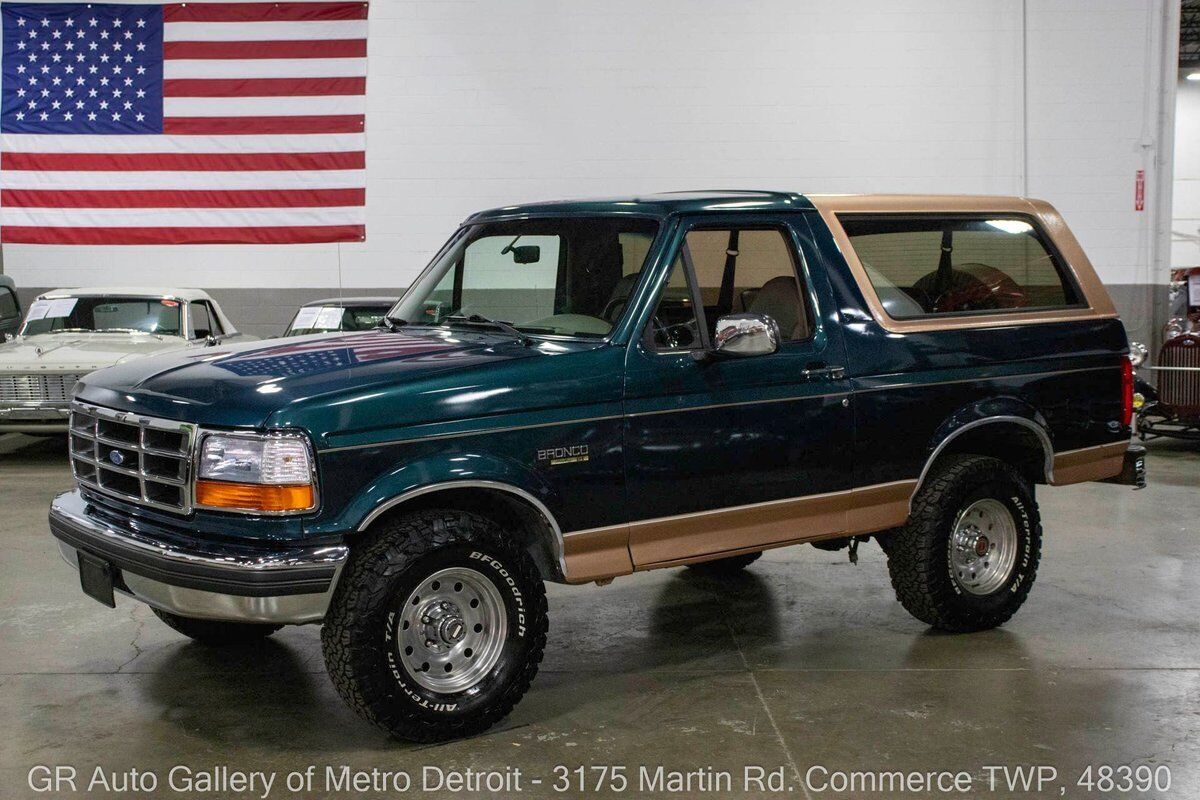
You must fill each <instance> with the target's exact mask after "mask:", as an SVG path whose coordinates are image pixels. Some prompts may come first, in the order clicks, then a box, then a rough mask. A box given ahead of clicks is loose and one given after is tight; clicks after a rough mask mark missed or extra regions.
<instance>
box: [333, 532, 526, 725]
mask: <svg viewBox="0 0 1200 800" xmlns="http://www.w3.org/2000/svg"><path fill="white" fill-rule="evenodd" d="M546 629H547V619H546V595H545V590H544V587H543V586H542V581H541V577H540V575H539V573H538V571H537V567H536V566H535V565H534V563H533V560H532V559H531V558H530V557H529V555H528V554H527V553H526V552H525V551H524V550H522V549H520V548H518V547H516V546H514V545H513V544H512V537H511V536H508V535H505V533H504V531H503V530H502V529H501V528H500V527H499V526H497V525H496V524H495V523H493V522H492V521H491V520H488V519H486V518H484V517H481V516H478V515H476V514H471V513H466V512H459V511H421V512H417V513H414V514H411V515H409V516H404V517H397V518H393V519H391V520H388V521H386V522H384V523H383V524H382V525H381V526H380V527H379V528H378V529H377V530H375V531H373V533H372V539H371V540H370V541H369V542H366V543H364V545H363V546H362V547H361V548H359V549H356V550H355V551H353V552H352V553H351V556H350V560H349V561H348V562H347V564H346V566H345V568H344V571H343V575H342V577H341V579H340V581H339V582H338V587H337V590H336V591H335V593H334V597H333V601H332V603H331V604H330V608H329V612H328V614H327V616H326V619H325V625H324V627H323V628H322V630H321V643H322V647H323V650H324V654H325V664H326V667H327V669H328V670H329V675H330V678H331V679H332V680H333V684H334V686H335V687H336V688H337V690H338V693H339V694H340V695H341V696H342V698H343V699H344V700H346V702H347V703H349V704H350V706H351V707H352V708H353V709H354V710H355V711H357V712H358V713H359V714H360V715H361V716H363V717H364V718H366V719H367V720H369V721H370V722H372V723H374V724H375V725H377V726H379V727H380V728H383V729H384V730H386V731H388V732H389V733H391V734H393V735H395V736H398V737H400V738H404V739H409V740H413V741H438V740H443V739H451V738H456V737H462V736H470V735H473V734H476V733H480V732H482V731H484V730H486V729H487V728H489V727H490V726H491V725H493V724H494V723H496V722H497V721H498V720H500V719H501V718H503V717H504V716H505V715H506V714H508V713H509V711H511V710H512V708H513V706H514V705H516V703H517V701H519V700H520V699H521V697H522V696H523V695H524V694H525V692H526V690H528V689H529V685H530V682H531V681H532V680H533V677H534V675H536V674H537V668H538V664H539V663H540V662H541V660H542V652H543V650H544V648H545V644H546Z"/></svg>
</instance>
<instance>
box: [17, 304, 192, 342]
mask: <svg viewBox="0 0 1200 800" xmlns="http://www.w3.org/2000/svg"><path fill="white" fill-rule="evenodd" d="M180 322H181V314H180V303H179V301H178V300H163V299H160V298H155V297H61V298H54V299H49V300H37V301H35V302H34V303H33V305H31V306H30V307H29V313H28V314H26V315H25V325H24V326H23V327H22V328H21V335H22V336H33V335H35V334H39V333H53V332H54V331H139V332H142V333H157V334H162V335H163V336H179V335H180V331H181V330H182V327H181V325H180Z"/></svg>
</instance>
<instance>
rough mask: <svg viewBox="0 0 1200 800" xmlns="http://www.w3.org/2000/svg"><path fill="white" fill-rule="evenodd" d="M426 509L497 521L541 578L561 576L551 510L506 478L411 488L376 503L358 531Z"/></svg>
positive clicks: (559, 538) (562, 565) (559, 540)
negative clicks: (382, 520) (529, 560)
mask: <svg viewBox="0 0 1200 800" xmlns="http://www.w3.org/2000/svg"><path fill="white" fill-rule="evenodd" d="M427 508H453V509H456V510H460V511H471V512H474V513H478V514H481V515H483V516H486V517H489V518H491V519H493V520H495V521H496V522H497V523H499V524H501V525H502V526H504V527H505V529H506V530H509V531H511V532H512V533H514V534H516V535H517V536H518V537H519V543H520V544H521V546H522V547H524V548H525V550H526V551H527V552H528V553H529V555H530V556H531V557H532V558H533V560H534V563H535V564H536V565H537V567H538V571H539V572H541V574H542V577H543V579H545V580H550V581H556V582H561V581H563V580H564V579H565V576H566V559H565V553H564V548H563V535H562V529H561V528H560V527H559V524H558V521H557V520H556V519H555V517H554V514H553V513H552V512H551V511H550V509H549V508H548V507H547V506H546V504H545V503H544V502H543V501H542V500H540V499H538V498H537V497H536V496H535V495H534V494H533V493H532V492H530V491H528V490H526V489H523V488H521V487H520V486H516V485H515V484H512V483H508V482H505V481H499V480H482V479H463V480H447V481H440V482H436V483H429V484H426V485H423V486H417V487H413V488H410V489H407V490H405V491H403V492H400V493H399V494H397V495H395V496H393V497H390V498H388V499H387V500H384V501H383V502H381V503H379V504H378V505H376V506H375V507H374V508H373V509H372V510H371V511H370V513H368V514H367V515H366V516H365V517H364V518H363V519H362V521H361V522H360V523H359V525H358V528H357V530H358V531H359V532H362V531H366V530H367V529H368V528H370V527H371V526H372V525H374V524H375V523H376V522H378V521H379V520H380V519H384V518H386V517H388V516H389V515H393V514H400V513H406V512H412V511H419V510H422V509H427Z"/></svg>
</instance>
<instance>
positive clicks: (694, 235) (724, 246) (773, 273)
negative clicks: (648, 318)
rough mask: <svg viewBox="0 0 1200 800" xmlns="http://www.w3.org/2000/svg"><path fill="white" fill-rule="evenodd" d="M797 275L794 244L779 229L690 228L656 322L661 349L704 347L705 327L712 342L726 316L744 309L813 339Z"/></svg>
mask: <svg viewBox="0 0 1200 800" xmlns="http://www.w3.org/2000/svg"><path fill="white" fill-rule="evenodd" d="M689 266H690V268H691V269H690V270H689ZM797 273H798V270H797V259H796V257H795V255H794V253H793V250H792V245H791V243H790V242H789V241H788V239H787V237H786V236H785V234H784V232H783V231H782V230H780V229H778V228H698V229H693V230H690V231H688V233H687V235H686V237H685V238H684V244H683V247H682V248H681V250H680V253H679V255H678V256H676V258H675V262H674V263H673V264H672V266H671V276H670V278H669V279H668V281H667V286H666V287H665V288H664V290H663V293H662V296H661V297H660V299H659V303H658V308H657V309H656V311H655V316H654V319H653V320H652V322H651V325H652V326H653V327H652V336H653V340H654V346H655V348H656V349H659V350H690V349H694V348H697V347H700V346H701V338H700V331H701V329H702V328H704V329H706V330H707V332H708V335H709V337H710V340H711V337H712V336H713V334H714V332H715V329H716V324H717V320H718V319H719V318H720V317H723V316H727V315H729V314H741V313H750V314H763V315H765V316H769V317H771V318H772V319H774V320H775V322H776V323H777V324H778V325H779V330H780V333H781V335H782V337H783V340H784V341H800V340H803V339H807V338H808V337H809V335H810V332H811V325H810V324H809V315H808V309H807V304H806V303H805V302H804V299H803V298H804V292H803V290H802V287H801V284H800V280H799V278H798V276H797ZM693 276H694V283H693Z"/></svg>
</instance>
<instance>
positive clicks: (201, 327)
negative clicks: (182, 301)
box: [191, 300, 225, 339]
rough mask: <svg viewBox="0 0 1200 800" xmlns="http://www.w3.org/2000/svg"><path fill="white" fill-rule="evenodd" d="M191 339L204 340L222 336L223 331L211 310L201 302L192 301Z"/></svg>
mask: <svg viewBox="0 0 1200 800" xmlns="http://www.w3.org/2000/svg"><path fill="white" fill-rule="evenodd" d="M191 308H192V338H193V339H205V338H207V337H209V336H222V335H224V333H225V331H224V330H222V329H221V323H220V321H218V320H217V315H216V314H215V313H214V312H213V310H212V308H211V307H210V306H209V304H208V303H206V302H205V301H203V300H193V301H192V307H191Z"/></svg>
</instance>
